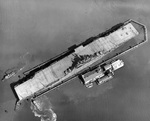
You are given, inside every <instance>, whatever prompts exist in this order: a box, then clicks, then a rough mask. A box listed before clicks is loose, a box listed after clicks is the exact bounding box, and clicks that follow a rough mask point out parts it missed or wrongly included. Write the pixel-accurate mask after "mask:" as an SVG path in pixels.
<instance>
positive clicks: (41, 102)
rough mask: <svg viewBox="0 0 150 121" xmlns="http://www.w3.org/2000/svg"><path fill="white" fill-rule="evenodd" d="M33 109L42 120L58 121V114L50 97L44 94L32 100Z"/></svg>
mask: <svg viewBox="0 0 150 121" xmlns="http://www.w3.org/2000/svg"><path fill="white" fill-rule="evenodd" d="M31 110H32V112H33V113H34V115H35V116H37V117H40V118H41V121H56V119H57V115H56V114H55V113H54V111H53V110H52V106H51V103H50V101H49V98H48V97H46V96H42V97H40V98H37V99H35V100H34V101H33V102H31Z"/></svg>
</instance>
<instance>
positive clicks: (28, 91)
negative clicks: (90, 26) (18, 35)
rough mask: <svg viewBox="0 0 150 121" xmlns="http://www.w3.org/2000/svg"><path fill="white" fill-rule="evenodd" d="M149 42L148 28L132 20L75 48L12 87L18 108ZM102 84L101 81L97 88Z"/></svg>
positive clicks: (35, 68)
mask: <svg viewBox="0 0 150 121" xmlns="http://www.w3.org/2000/svg"><path fill="white" fill-rule="evenodd" d="M147 40H148V39H147V29H146V26H145V25H143V24H141V23H139V22H137V21H134V20H132V19H130V20H127V21H125V22H123V23H119V24H117V25H115V26H113V27H112V28H111V29H108V30H106V31H105V32H103V33H101V34H98V35H97V36H95V37H91V38H89V39H87V40H86V41H84V42H82V43H81V44H79V45H73V46H72V47H70V48H68V50H67V51H65V52H63V53H61V54H60V55H58V56H56V57H54V58H52V59H50V60H47V61H46V62H43V63H41V64H40V65H37V66H36V67H34V68H32V69H30V70H28V71H26V72H24V75H25V77H23V78H22V79H20V80H18V81H17V82H15V83H12V84H11V88H12V90H13V92H14V94H15V96H16V98H17V103H16V104H17V105H19V104H20V103H21V102H22V101H23V100H25V99H35V98H37V97H39V96H41V95H43V94H45V93H47V92H49V91H51V90H53V89H55V88H57V87H58V86H60V85H62V84H65V83H66V82H68V81H70V80H71V79H72V78H74V77H76V76H79V75H84V74H85V73H87V72H89V71H90V70H93V68H96V67H98V66H100V65H103V64H105V65H107V62H112V61H114V58H116V57H118V56H120V55H122V54H124V53H126V52H128V51H130V50H132V49H133V48H135V47H138V46H139V45H142V44H143V43H145V42H146V41H147ZM117 63H118V62H117ZM111 64H112V63H111ZM82 77H83V76H82ZM109 78H111V77H110V76H109ZM106 80H107V79H106ZM100 83H101V82H100V81H97V84H100ZM87 87H91V85H88V86H87Z"/></svg>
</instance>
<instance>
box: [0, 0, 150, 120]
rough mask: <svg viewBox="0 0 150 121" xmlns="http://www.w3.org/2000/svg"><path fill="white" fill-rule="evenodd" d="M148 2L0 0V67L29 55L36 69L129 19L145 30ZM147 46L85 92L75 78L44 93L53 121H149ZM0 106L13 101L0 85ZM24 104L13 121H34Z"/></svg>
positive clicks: (148, 23)
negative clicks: (106, 79)
mask: <svg viewBox="0 0 150 121" xmlns="http://www.w3.org/2000/svg"><path fill="white" fill-rule="evenodd" d="M149 6H150V1H149V0H142V1H141V0H88V1H87V0H81V1H76V0H55V1H49V0H44V1H40V0H27V1H24V0H13V1H12V0H0V37H1V38H0V68H1V69H7V68H9V67H11V66H12V65H14V64H15V63H16V62H17V61H18V58H19V57H20V55H23V54H24V53H26V52H29V53H30V55H31V56H30V58H29V66H32V65H36V64H38V63H40V62H41V61H43V60H46V59H48V58H50V57H52V56H54V55H56V54H58V53H60V52H62V51H64V50H66V48H67V47H69V46H70V45H72V44H74V43H79V42H81V41H84V40H85V39H87V38H88V37H91V36H94V35H97V34H98V33H101V32H103V31H105V30H106V29H108V28H110V27H111V26H113V25H115V24H117V23H120V22H122V21H125V20H127V19H129V18H131V19H135V20H137V21H139V22H141V23H143V24H145V25H146V26H147V29H148V34H149V31H150V21H149V19H150V14H149V13H150V8H149ZM149 48H150V45H149V42H148V43H146V44H145V45H143V46H141V47H139V48H138V49H136V50H134V51H132V52H130V53H128V54H126V55H124V56H123V57H121V58H122V59H123V60H124V61H125V67H123V68H122V69H120V71H117V72H116V75H115V78H114V79H113V80H112V81H110V82H109V83H107V84H104V85H102V86H101V87H98V86H95V87H94V88H92V89H90V90H88V89H86V88H84V87H83V85H81V84H80V83H79V80H78V79H75V80H73V81H72V82H70V83H68V84H66V85H64V86H63V87H61V88H60V89H59V90H55V91H53V92H52V93H49V94H48V97H49V98H50V101H51V103H52V106H53V110H54V112H56V114H57V119H58V121H85V120H87V121H88V120H89V121H91V120H93V121H99V120H101V121H110V120H111V121H120V120H123V121H141V120H142V121H148V120H149V118H150V103H149V102H150V101H149V97H150V82H149V81H150V80H149V79H150V75H149V74H150V49H149ZM0 96H1V97H0V102H5V101H8V100H10V99H11V98H14V97H13V94H12V92H11V89H10V88H9V83H5V84H3V83H0ZM39 120H40V119H39V118H36V117H34V115H33V113H32V112H31V110H30V106H29V105H28V104H26V105H25V107H24V108H23V109H22V110H21V111H19V112H18V113H17V115H16V116H15V118H14V121H39Z"/></svg>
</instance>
